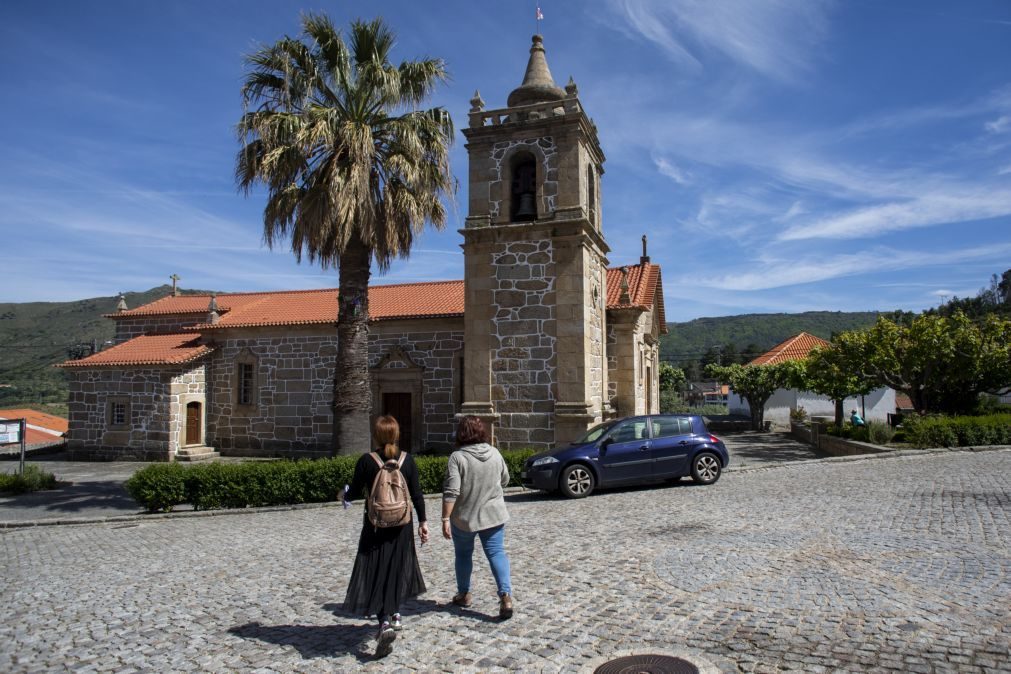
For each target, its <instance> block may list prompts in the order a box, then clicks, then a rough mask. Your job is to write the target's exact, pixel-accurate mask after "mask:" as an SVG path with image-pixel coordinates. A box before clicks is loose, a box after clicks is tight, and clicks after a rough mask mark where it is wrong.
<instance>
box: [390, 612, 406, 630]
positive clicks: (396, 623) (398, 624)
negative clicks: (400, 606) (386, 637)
mask: <svg viewBox="0 0 1011 674" xmlns="http://www.w3.org/2000/svg"><path fill="white" fill-rule="evenodd" d="M390 625H391V626H392V627H393V629H394V630H396V631H397V632H399V631H400V630H402V629H404V623H403V621H402V620H401V619H400V614H399V613H394V614H393V617H392V618H391V619H390Z"/></svg>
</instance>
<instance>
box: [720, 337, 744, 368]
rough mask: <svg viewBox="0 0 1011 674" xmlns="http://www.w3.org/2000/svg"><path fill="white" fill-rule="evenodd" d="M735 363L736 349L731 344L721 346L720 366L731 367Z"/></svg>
mask: <svg viewBox="0 0 1011 674" xmlns="http://www.w3.org/2000/svg"><path fill="white" fill-rule="evenodd" d="M737 362H739V357H738V355H737V347H736V346H734V343H733V342H727V343H726V344H724V345H723V349H722V355H721V360H720V363H721V364H722V365H733V364H734V363H737Z"/></svg>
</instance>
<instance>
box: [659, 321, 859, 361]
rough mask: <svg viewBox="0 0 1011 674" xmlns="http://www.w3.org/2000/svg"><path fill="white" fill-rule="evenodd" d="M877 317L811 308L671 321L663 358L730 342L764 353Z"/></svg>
mask: <svg viewBox="0 0 1011 674" xmlns="http://www.w3.org/2000/svg"><path fill="white" fill-rule="evenodd" d="M877 317H878V314H877V312H874V311H860V312H841V311H808V312H805V313H802V314H742V315H740V316H723V317H720V318H697V319H695V320H694V321H688V322H686V323H668V324H667V329H668V330H669V333H668V334H666V335H663V336H662V338H661V340H660V358H661V360H666V361H671V362H682V361H690V360H699V359H701V358H702V357H703V356H704V355H705V354H706V352H707V351H709V350H710V349H713V348H718V347H722V346H724V345H726V344H733V345H734V346H736V347H737V351H738V352H742V351H744V350H745V349H746V348H747V347H748V346H749V345H752V344H753V345H755V346H757V347H758V348H759V349H760V350H761V351H762V352H764V351H766V350H768V349H769V348H771V347H773V346H775V345H776V344H778V343H780V342H782V341H783V340H784V339H787V338H788V337H792V336H793V335H796V334H797V333H799V332H809V333H811V334H812V335H816V336H818V337H821V338H822V339H830V338H831V337H832V335H833V334H835V333H837V332H842V331H844V330H854V329H858V328H864V327H867V326H869V325H872V324H873V323H874V321H876V320H877Z"/></svg>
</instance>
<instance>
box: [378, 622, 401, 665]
mask: <svg viewBox="0 0 1011 674" xmlns="http://www.w3.org/2000/svg"><path fill="white" fill-rule="evenodd" d="M396 638H397V633H396V631H394V629H393V625H391V624H390V623H389V622H384V623H383V624H382V625H380V626H379V633H378V634H377V635H376V657H377V658H385V657H386V656H387V655H389V654H390V653H392V652H393V641H394V640H395V639H396Z"/></svg>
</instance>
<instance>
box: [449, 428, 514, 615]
mask: <svg viewBox="0 0 1011 674" xmlns="http://www.w3.org/2000/svg"><path fill="white" fill-rule="evenodd" d="M488 440H489V438H488V431H487V430H486V429H485V426H484V423H483V422H482V421H481V420H480V419H478V418H477V417H470V416H467V417H463V418H462V419H461V420H460V424H459V426H458V427H457V429H456V445H457V447H458V448H459V449H457V450H456V451H455V452H453V454H452V455H450V457H449V466H448V468H447V469H446V482H445V484H444V486H443V490H442V535H443V536H444V537H445V538H447V539H448V538H452V539H453V548H454V550H455V552H456V589H457V593H456V596H454V597H453V603H454V604H456V605H457V606H470V602H471V595H470V576H471V572H472V571H473V569H474V537H475V536H477V537H480V539H481V547H483V548H484V554H485V556H486V557H487V558H488V563H489V564H490V565H491V573H492V575H493V576H495V584H496V585H497V586H498V596H499V610H498V614H499V617H500V618H502V619H503V620H505V619H507V618H511V617H512V615H513V600H512V584H511V581H510V578H509V557H508V556H507V555H506V551H505V523H506V522H507V521H508V520H509V512H508V511H507V510H506V504H505V496H504V494H503V492H502V488H503V487H505V486H506V485H507V484H509V469H508V468H506V464H505V460H504V459H503V458H502V455H501V454H499V451H498V450H497V449H495V448H494V447H492V446H491V445H490V444H488Z"/></svg>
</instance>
